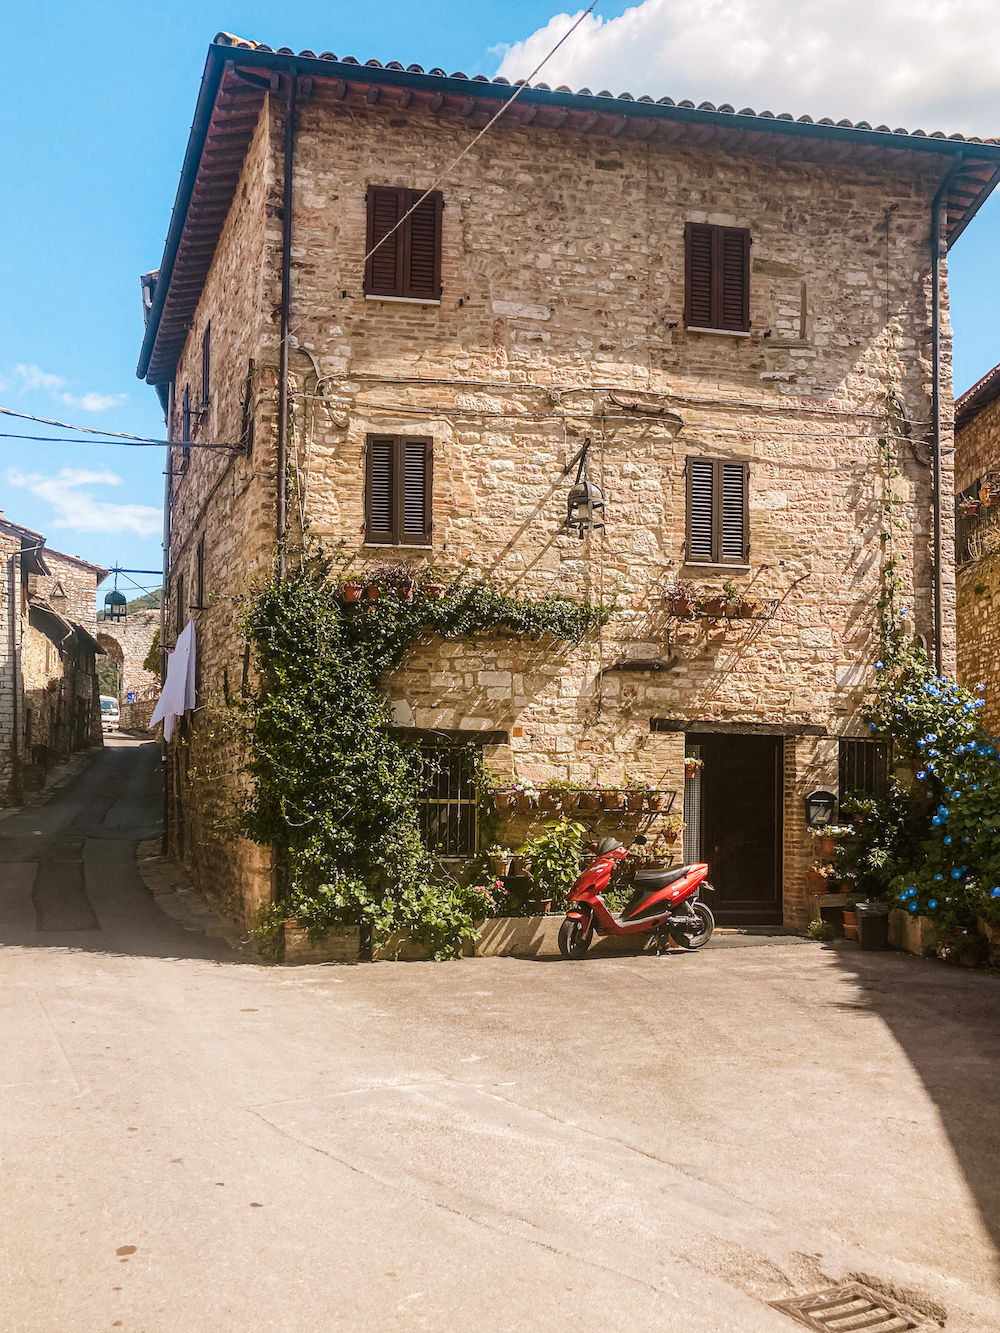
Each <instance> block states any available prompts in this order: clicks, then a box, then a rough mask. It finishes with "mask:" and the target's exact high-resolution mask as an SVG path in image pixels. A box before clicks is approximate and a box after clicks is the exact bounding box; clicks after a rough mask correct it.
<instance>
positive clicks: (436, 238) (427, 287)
mask: <svg viewBox="0 0 1000 1333" xmlns="http://www.w3.org/2000/svg"><path fill="white" fill-rule="evenodd" d="M421 193H422V192H421V191H419V190H407V192H406V207H407V208H408V209H409V208H413V205H414V204H416V202H417V200H418V199H420V195H421ZM442 208H443V201H442V197H441V195H440V194H438V193H434V194H429V195H428V196H427V198H426V199H424V200H422V201H421V202H420V203H419V204H418V205H417V207H416V208H415V209H414V211H413V212H412V213H411V214H410V216H409V218H408V219H407V221H406V225H405V226H404V227H402V228H400V230H401V231H402V232H403V233H404V247H405V260H404V266H403V273H404V278H403V292H402V294H403V296H409V297H411V298H413V299H414V300H416V299H419V298H421V297H423V298H424V299H425V300H428V301H437V300H438V299H439V298H440V296H441V210H442Z"/></svg>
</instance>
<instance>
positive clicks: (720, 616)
mask: <svg viewBox="0 0 1000 1333" xmlns="http://www.w3.org/2000/svg"><path fill="white" fill-rule="evenodd" d="M705 615H706V616H707V617H708V618H709V620H724V619H725V617H726V599H725V597H710V598H709V599H708V601H707V602H706V603H705Z"/></svg>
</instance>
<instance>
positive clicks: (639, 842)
mask: <svg viewBox="0 0 1000 1333" xmlns="http://www.w3.org/2000/svg"><path fill="white" fill-rule="evenodd" d="M648 842H649V839H648V838H647V837H646V835H645V833H639V834H637V835H636V836H635V837H634V838H633V839H632V846H633V847H645V846H646V844H647V843H648Z"/></svg>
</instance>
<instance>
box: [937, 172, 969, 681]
mask: <svg viewBox="0 0 1000 1333" xmlns="http://www.w3.org/2000/svg"><path fill="white" fill-rule="evenodd" d="M964 156H965V155H964V153H962V152H957V153H956V154H955V158H954V161H953V162H952V164H951V167H950V168H949V170H948V174H947V175H946V176H945V178H944V180H943V181H942V182H941V184H940V186H939V187H938V192H937V194H936V195H935V196H934V200H933V202H932V203H931V432H932V435H933V439H932V441H931V451H932V455H933V459H932V465H931V466H932V481H931V489H932V493H933V494H932V499H933V515H934V516H933V526H934V670H935V671H936V672H937V674H938V675H939V676H940V675H941V674H942V671H943V665H944V643H943V640H944V535H943V531H942V515H941V205H942V203H943V202H944V199H945V197H946V196H947V193H948V191H949V189H950V188H951V185H952V183H953V181H954V179H955V177H956V176H957V175H958V173H959V171H960V170H961V168H962V165H963V160H964Z"/></svg>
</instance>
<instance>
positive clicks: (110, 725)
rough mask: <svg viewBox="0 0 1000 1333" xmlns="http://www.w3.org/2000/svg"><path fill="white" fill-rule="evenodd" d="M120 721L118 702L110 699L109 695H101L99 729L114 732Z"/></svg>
mask: <svg viewBox="0 0 1000 1333" xmlns="http://www.w3.org/2000/svg"><path fill="white" fill-rule="evenodd" d="M120 721H121V713H120V712H119V709H118V700H117V699H114V698H112V696H111V695H110V694H102V695H101V728H102V730H104V731H115V730H116V729H117V727H118V723H119V722H120Z"/></svg>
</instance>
